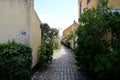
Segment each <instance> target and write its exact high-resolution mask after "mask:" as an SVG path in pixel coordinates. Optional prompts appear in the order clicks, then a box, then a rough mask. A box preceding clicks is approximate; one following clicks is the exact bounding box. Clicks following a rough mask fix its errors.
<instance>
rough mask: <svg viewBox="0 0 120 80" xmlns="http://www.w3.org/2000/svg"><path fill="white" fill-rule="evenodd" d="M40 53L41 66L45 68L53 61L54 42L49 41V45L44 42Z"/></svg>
mask: <svg viewBox="0 0 120 80" xmlns="http://www.w3.org/2000/svg"><path fill="white" fill-rule="evenodd" d="M39 53H40V58H39V61H40V66H41V67H44V66H45V65H46V64H47V63H48V61H51V60H52V55H53V44H52V41H49V43H46V42H45V41H42V43H41V46H40V50H39Z"/></svg>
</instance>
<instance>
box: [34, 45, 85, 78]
mask: <svg viewBox="0 0 120 80" xmlns="http://www.w3.org/2000/svg"><path fill="white" fill-rule="evenodd" d="M74 63H75V56H74V53H73V52H72V51H71V50H70V49H68V48H65V47H64V46H62V47H61V49H60V50H59V51H56V52H55V53H54V55H53V61H52V64H50V65H49V66H48V67H47V68H46V69H44V70H40V71H37V72H35V73H34V74H33V76H32V80H86V79H85V77H83V76H82V74H81V73H80V72H79V71H78V67H77V66H76V65H75V64H74Z"/></svg>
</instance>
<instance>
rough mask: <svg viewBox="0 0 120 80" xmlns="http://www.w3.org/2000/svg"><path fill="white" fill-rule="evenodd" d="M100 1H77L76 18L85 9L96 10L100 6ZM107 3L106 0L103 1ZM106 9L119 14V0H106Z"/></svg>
mask: <svg viewBox="0 0 120 80" xmlns="http://www.w3.org/2000/svg"><path fill="white" fill-rule="evenodd" d="M101 1H102V0H78V17H80V15H81V14H82V13H83V10H84V9H85V8H88V9H90V8H96V7H98V6H101ZM105 1H107V0H105ZM107 5H108V7H110V8H111V10H112V11H119V12H120V1H119V0H108V4H107Z"/></svg>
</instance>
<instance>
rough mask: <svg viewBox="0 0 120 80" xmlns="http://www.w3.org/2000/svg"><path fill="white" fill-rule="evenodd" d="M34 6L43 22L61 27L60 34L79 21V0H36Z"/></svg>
mask: <svg viewBox="0 0 120 80" xmlns="http://www.w3.org/2000/svg"><path fill="white" fill-rule="evenodd" d="M34 6H35V10H36V12H37V14H38V16H39V18H40V20H41V22H42V23H48V24H49V25H50V27H55V28H57V29H60V34H62V31H63V30H64V29H66V28H67V27H68V26H69V25H71V24H72V23H73V21H74V20H76V21H78V0H35V4H34Z"/></svg>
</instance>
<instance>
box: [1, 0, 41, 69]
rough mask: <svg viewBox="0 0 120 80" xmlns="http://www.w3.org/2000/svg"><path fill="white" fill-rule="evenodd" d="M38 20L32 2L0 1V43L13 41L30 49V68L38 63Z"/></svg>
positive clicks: (27, 0)
mask: <svg viewBox="0 0 120 80" xmlns="http://www.w3.org/2000/svg"><path fill="white" fill-rule="evenodd" d="M40 24H41V22H40V20H39V18H38V16H37V14H36V12H35V10H34V0H0V43H5V42H7V41H8V40H10V41H12V40H13V39H14V40H15V41H16V42H18V43H23V44H28V45H30V47H31V48H32V51H33V52H32V62H33V63H32V67H34V66H35V65H36V64H37V61H38V56H39V55H38V49H39V46H40V42H41V29H40Z"/></svg>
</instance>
